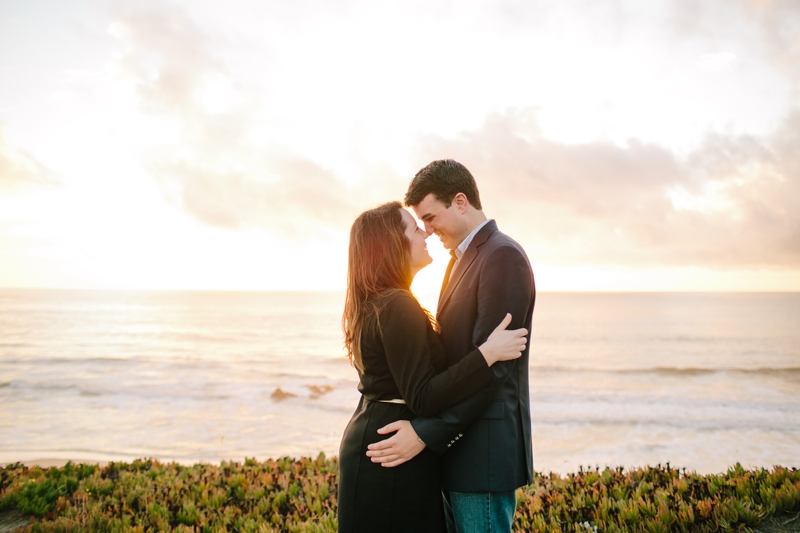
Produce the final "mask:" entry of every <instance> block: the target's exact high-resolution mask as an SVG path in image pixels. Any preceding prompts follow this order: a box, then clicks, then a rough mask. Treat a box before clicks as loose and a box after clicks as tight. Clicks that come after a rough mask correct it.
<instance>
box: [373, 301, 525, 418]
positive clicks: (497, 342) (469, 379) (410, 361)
mask: <svg viewBox="0 0 800 533" xmlns="http://www.w3.org/2000/svg"><path fill="white" fill-rule="evenodd" d="M506 322H507V321H506V320H504V323H506ZM501 326H503V325H502V324H501ZM501 326H499V327H498V334H497V335H494V336H493V338H491V339H490V340H488V341H487V342H486V343H485V344H483V345H482V346H481V349H482V350H483V351H482V350H481V349H477V350H473V351H472V352H470V353H469V354H468V355H467V356H466V357H464V358H463V359H462V360H461V361H459V362H458V363H456V364H454V365H452V366H450V367H449V368H447V369H446V370H444V371H443V372H440V373H438V374H436V373H435V371H434V368H433V364H432V361H431V346H430V343H431V342H439V341H438V338H437V337H436V336H435V335H436V334H435V333H433V331H432V329H431V326H430V323H429V321H428V317H427V315H426V314H425V312H424V311H423V310H422V308H421V307H420V306H419V303H418V302H417V301H416V300H415V299H414V298H412V297H411V296H410V295H408V294H405V293H400V294H398V295H396V296H393V297H392V298H391V300H390V301H389V302H387V305H386V307H385V308H384V309H383V310H382V311H381V313H380V331H381V337H382V341H383V347H384V351H385V353H386V360H387V363H388V365H389V369H390V370H391V372H392V376H393V377H394V380H395V383H396V384H397V387H398V389H399V390H400V394H401V395H402V396H403V399H404V400H405V401H406V404H407V405H408V407H409V408H410V409H411V410H412V411H413V412H414V413H415V414H416V415H417V416H431V415H432V414H434V413H437V412H439V411H441V410H442V409H445V408H447V407H450V406H452V405H455V404H456V403H458V402H460V401H462V400H464V399H465V398H468V397H469V396H471V395H473V394H475V393H476V392H478V391H480V390H482V389H483V388H484V387H486V386H487V385H489V384H491V383H492V381H493V380H494V374H493V372H492V371H491V369H490V368H489V366H490V365H491V364H492V363H494V362H496V361H499V360H507V359H510V358H513V357H518V356H519V355H518V353H519V352H521V351H522V350H523V349H524V333H516V334H515V333H514V332H511V331H505V330H504V327H501ZM519 331H522V330H519ZM520 337H522V340H521V341H520ZM517 350H519V352H517ZM483 352H485V353H483Z"/></svg>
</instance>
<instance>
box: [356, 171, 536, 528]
mask: <svg viewBox="0 0 800 533" xmlns="http://www.w3.org/2000/svg"><path fill="white" fill-rule="evenodd" d="M405 203H406V205H408V206H410V207H411V208H412V209H414V212H415V213H416V214H417V218H419V219H420V220H422V222H423V223H424V224H425V230H426V231H427V233H428V235H431V234H432V233H436V235H437V236H438V237H439V238H440V239H441V241H442V244H444V246H445V247H446V248H449V249H450V250H451V252H450V253H451V256H452V259H451V261H450V265H448V269H447V273H446V274H445V279H444V281H443V283H442V292H441V293H440V295H439V305H438V310H437V315H436V318H437V321H438V322H439V325H440V327H441V339H442V343H443V344H444V347H445V349H446V352H447V357H448V365H452V364H454V363H456V362H458V361H459V360H460V359H461V358H462V357H464V356H465V355H467V354H468V353H469V352H470V351H472V350H474V349H475V348H476V347H477V346H479V345H480V344H481V343H483V342H484V341H485V340H486V338H487V337H488V336H489V334H490V333H491V332H492V330H493V329H494V328H495V327H496V325H497V324H498V323H500V321H501V320H502V319H503V317H505V315H506V313H511V315H512V318H513V320H512V322H511V325H510V326H509V329H515V328H526V329H527V330H528V331H529V332H530V331H531V319H532V316H533V306H534V301H535V299H536V288H535V285H534V281H533V272H532V270H531V267H530V263H529V262H528V258H527V256H526V255H525V252H524V251H523V249H522V247H520V245H519V244H517V243H516V242H515V241H513V240H512V239H510V238H509V237H507V236H506V235H504V234H503V233H501V232H500V231H499V230H498V229H497V225H496V224H495V222H494V220H487V218H486V216H485V215H484V214H483V211H482V207H481V201H480V196H479V194H478V188H477V185H476V184H475V179H474V178H473V177H472V174H470V172H469V170H467V169H466V167H464V166H463V165H461V164H460V163H457V162H456V161H453V160H452V159H446V160H439V161H434V162H432V163H430V164H429V165H427V166H426V167H424V168H423V169H422V170H420V171H419V172H418V173H417V175H416V176H414V179H413V180H412V181H411V184H410V185H409V188H408V192H407V193H406V197H405ZM528 335H530V333H529V334H528ZM529 347H530V337H529V338H528V343H527V345H526V348H525V350H524V352H523V354H522V357H521V358H519V359H517V360H515V361H507V362H503V363H497V364H495V365H494V366H492V372H493V373H494V375H495V380H494V382H493V383H492V384H491V385H490V386H489V387H487V388H486V389H485V390H483V391H482V392H480V393H478V394H476V395H474V396H472V397H470V398H468V399H466V400H464V401H463V402H461V403H459V404H456V405H455V406H453V407H451V408H449V409H446V410H444V411H442V412H441V413H438V414H437V415H435V416H432V417H430V418H416V419H414V420H412V421H411V422H408V421H398V422H395V423H393V424H389V425H388V426H385V427H384V428H382V429H381V430H379V433H382V434H387V433H392V432H396V433H395V435H393V436H392V437H390V438H388V439H386V440H384V441H381V442H379V443H376V444H372V445H370V447H369V448H370V451H368V452H367V455H369V456H370V457H372V460H373V461H374V462H379V463H382V464H383V466H386V467H394V466H397V465H399V464H402V463H404V462H405V461H408V460H409V459H411V458H412V457H414V456H415V455H416V454H418V453H419V452H421V451H422V450H423V449H424V448H425V446H428V447H429V448H431V449H432V450H434V451H435V452H437V453H438V454H439V455H442V493H443V496H444V500H445V513H446V517H447V521H448V531H450V532H451V533H456V532H457V533H473V532H475V533H477V532H484V531H492V532H495V531H508V532H510V531H511V524H512V522H513V517H514V510H515V506H516V498H515V489H517V488H518V487H521V486H523V485H526V484H530V483H531V482H532V481H533V455H532V449H531V413H530V394H529V389H528V352H529Z"/></svg>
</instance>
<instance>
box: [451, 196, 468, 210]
mask: <svg viewBox="0 0 800 533" xmlns="http://www.w3.org/2000/svg"><path fill="white" fill-rule="evenodd" d="M453 203H454V204H456V209H458V212H459V213H462V214H463V213H466V212H467V206H468V205H469V200H467V195H466V194H464V193H463V192H460V193H457V194H456V195H455V196H454V197H453Z"/></svg>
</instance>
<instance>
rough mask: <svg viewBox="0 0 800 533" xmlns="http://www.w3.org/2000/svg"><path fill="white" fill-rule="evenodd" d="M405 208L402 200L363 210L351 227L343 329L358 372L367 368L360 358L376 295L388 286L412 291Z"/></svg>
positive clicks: (376, 311)
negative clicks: (402, 211)
mask: <svg viewBox="0 0 800 533" xmlns="http://www.w3.org/2000/svg"><path fill="white" fill-rule="evenodd" d="M402 208H403V207H402V205H401V204H400V202H389V203H385V204H383V205H380V206H378V207H376V208H374V209H370V210H369V211H364V212H363V213H361V214H360V215H359V216H358V218H356V221H355V222H353V227H352V228H350V248H349V252H348V259H347V293H346V295H345V300H344V313H343V314H342V330H343V331H344V344H345V347H346V348H347V357H348V359H350V363H351V364H352V365H353V366H355V367H356V368H357V369H358V370H359V372H363V371H364V364H363V361H362V359H361V335H362V332H363V329H364V323H365V321H366V319H367V317H369V316H370V315H371V314H373V313H378V312H379V311H380V309H378V308H377V307H376V303H375V299H374V296H376V295H377V294H378V293H380V292H382V291H385V290H387V289H395V290H401V291H409V293H410V289H411V281H412V278H413V276H412V275H411V243H410V242H409V241H408V238H407V237H406V235H405V231H406V228H405V225H404V224H403V217H402V215H401V214H400V210H401V209H402ZM376 323H377V321H376ZM376 327H380V326H379V325H377V324H376Z"/></svg>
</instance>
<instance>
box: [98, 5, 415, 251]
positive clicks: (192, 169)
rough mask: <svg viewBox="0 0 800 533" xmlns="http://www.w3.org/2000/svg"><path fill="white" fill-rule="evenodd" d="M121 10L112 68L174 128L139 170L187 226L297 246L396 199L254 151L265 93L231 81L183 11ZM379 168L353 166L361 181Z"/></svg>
mask: <svg viewBox="0 0 800 533" xmlns="http://www.w3.org/2000/svg"><path fill="white" fill-rule="evenodd" d="M136 5H137V7H130V8H127V9H124V10H122V11H121V12H120V13H119V15H118V16H117V17H116V19H115V22H114V24H113V25H112V27H113V32H114V33H115V34H116V35H117V36H118V37H119V38H120V39H122V40H123V41H124V42H125V43H126V44H127V45H128V49H127V50H126V52H125V53H124V54H123V56H122V57H121V58H120V59H119V62H118V65H119V66H120V67H121V70H122V72H124V73H125V75H126V76H127V77H128V79H129V80H131V81H132V83H133V84H134V86H135V87H136V91H137V95H138V98H139V103H140V106H141V108H142V109H143V110H144V111H146V112H147V113H148V114H150V115H151V116H154V117H158V118H160V119H163V120H166V121H168V122H169V123H170V124H173V125H176V126H177V128H178V131H179V134H178V138H177V139H176V140H175V141H174V142H171V143H164V144H162V145H159V146H157V147H154V148H152V149H150V150H148V151H146V153H145V157H144V161H143V166H144V168H145V169H146V170H147V171H148V172H149V173H150V174H151V175H152V176H154V177H155V178H156V179H157V180H158V182H159V184H160V185H161V187H162V190H163V191H164V194H165V196H166V197H167V198H168V199H169V200H170V201H172V202H173V203H174V204H175V205H177V206H179V207H180V208H181V209H183V210H184V211H185V212H186V213H188V214H190V215H191V216H192V217H194V218H195V219H197V220H199V221H201V222H203V223H205V224H208V225H211V226H215V227H220V228H227V229H246V228H269V229H270V230H271V231H277V232H280V233H282V234H284V235H287V236H290V237H293V238H298V237H304V236H309V235H313V234H315V233H319V232H321V231H322V232H324V231H326V230H327V229H330V228H331V227H333V228H336V229H339V230H343V231H346V230H347V228H348V227H349V225H350V223H351V222H352V220H353V219H354V218H355V216H356V215H357V214H358V212H360V211H361V210H363V209H365V208H367V207H369V206H370V205H372V204H374V203H377V202H379V201H383V200H386V199H389V198H397V197H400V196H401V195H402V190H403V189H402V186H398V187H396V190H394V191H393V192H394V194H390V195H388V196H383V197H382V196H381V195H382V194H387V193H390V192H392V187H391V186H390V184H391V183H394V181H393V179H392V174H391V173H389V174H388V176H389V179H388V180H387V179H383V180H381V181H380V185H379V186H377V187H375V186H373V187H368V188H364V187H353V186H349V185H347V184H346V183H345V182H344V181H343V180H341V179H340V178H339V176H337V175H336V173H335V172H333V171H332V170H331V169H329V168H326V167H325V166H324V165H321V164H319V163H317V162H315V161H314V160H313V159H311V158H308V157H305V156H304V155H302V154H298V153H295V152H293V151H292V150H291V149H288V148H287V147H285V146H282V145H281V144H280V143H278V142H275V141H270V142H267V143H263V142H262V143H258V142H255V141H254V140H253V137H254V132H257V131H258V129H259V127H260V126H261V125H262V120H263V119H261V118H260V117H261V116H262V115H263V111H264V101H263V100H264V96H263V95H264V94H267V93H268V92H269V91H268V88H265V87H261V86H257V85H247V84H245V83H243V82H241V81H240V80H239V79H238V78H236V77H235V76H233V75H232V74H231V73H230V71H229V67H228V65H227V64H226V62H225V61H224V59H223V58H221V57H220V56H218V55H215V54H214V53H212V51H211V50H212V48H214V49H217V48H220V47H221V45H220V43H217V44H216V45H215V46H214V47H212V46H211V43H212V42H214V40H215V39H217V37H214V36H211V35H208V34H206V33H204V32H203V31H202V30H201V29H200V28H199V27H198V26H197V25H195V24H194V23H193V22H192V20H191V19H190V18H189V16H188V15H187V13H185V12H184V11H183V10H181V9H179V8H177V7H172V6H167V7H164V6H162V5H159V6H158V8H157V9H155V8H153V9H148V8H141V7H138V4H136ZM377 171H380V172H381V173H382V175H383V177H384V178H386V176H387V173H386V169H385V168H378V169H373V168H370V167H368V166H366V165H361V168H360V173H361V174H362V179H363V178H369V177H370V176H371V175H372V174H371V173H372V172H377Z"/></svg>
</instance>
